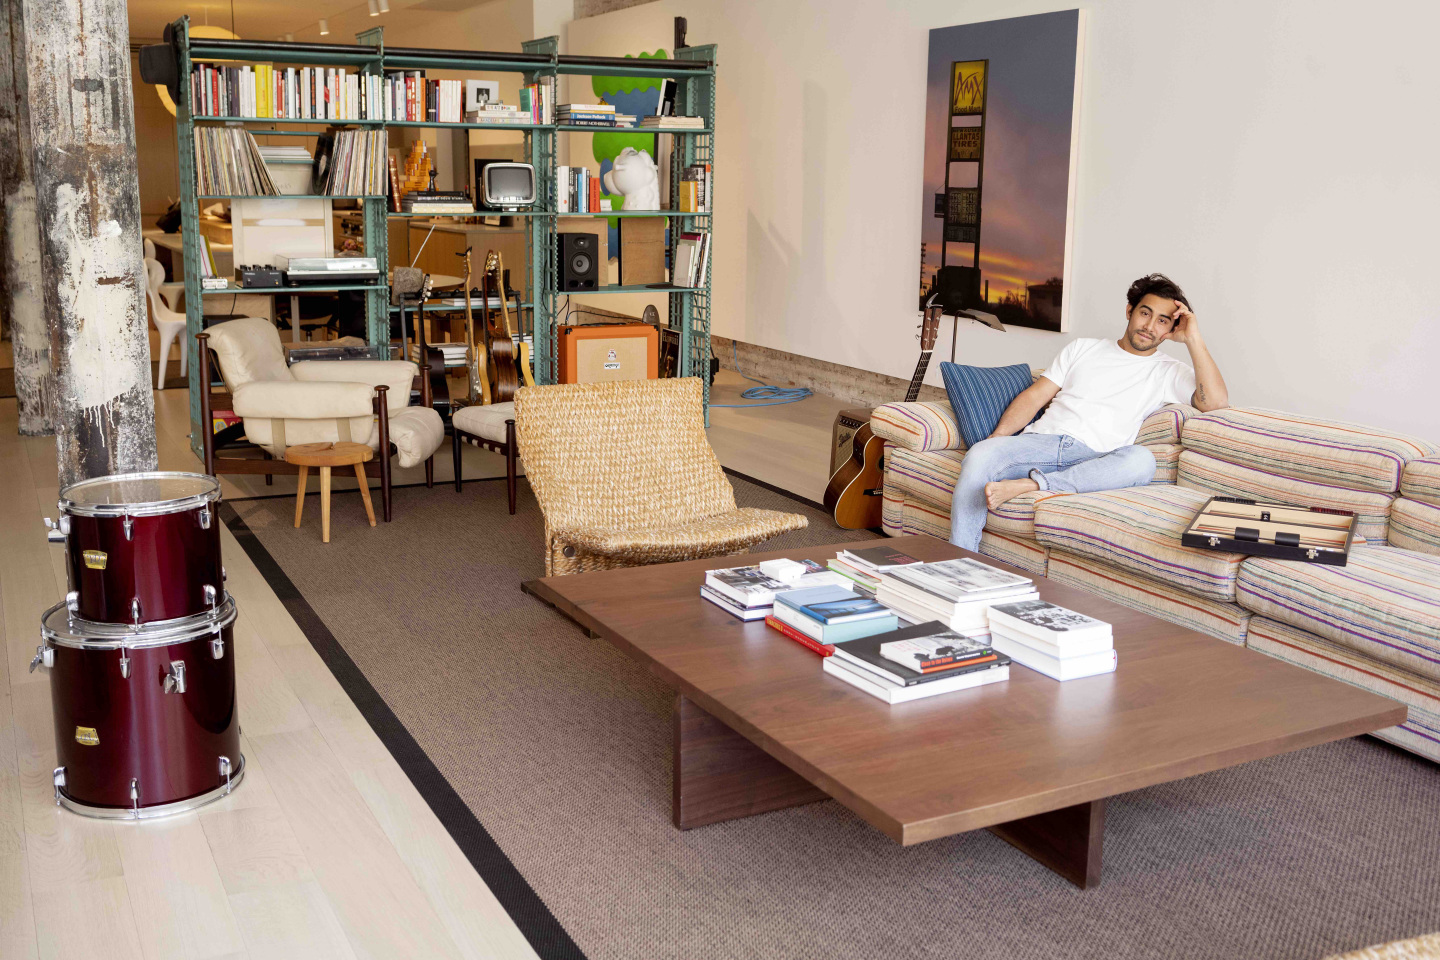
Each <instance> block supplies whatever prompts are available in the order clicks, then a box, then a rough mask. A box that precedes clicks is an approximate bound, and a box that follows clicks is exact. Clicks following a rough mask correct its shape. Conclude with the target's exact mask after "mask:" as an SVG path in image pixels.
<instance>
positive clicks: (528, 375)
mask: <svg viewBox="0 0 1440 960" xmlns="http://www.w3.org/2000/svg"><path fill="white" fill-rule="evenodd" d="M503 276H504V277H505V296H506V297H514V298H515V319H516V321H517V322H518V321H519V319H520V291H519V290H512V289H511V288H510V271H509V270H506V271H504V273H503ZM652 309H653V308H652ZM506 325H507V326H508V325H509V323H508V320H507V323H506ZM532 326H533V324H532ZM520 382H521V383H522V384H523V385H525V386H527V387H533V386H535V363H534V360H533V358H532V357H531V355H530V344H528V343H526V342H525V341H524V340H521V341H520Z"/></svg>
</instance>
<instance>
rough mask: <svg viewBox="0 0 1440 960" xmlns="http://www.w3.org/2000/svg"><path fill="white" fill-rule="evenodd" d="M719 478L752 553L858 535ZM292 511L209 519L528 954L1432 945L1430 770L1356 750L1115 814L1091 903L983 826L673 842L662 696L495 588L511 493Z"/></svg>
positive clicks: (1434, 836) (829, 816) (1137, 954)
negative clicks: (776, 512)
mask: <svg viewBox="0 0 1440 960" xmlns="http://www.w3.org/2000/svg"><path fill="white" fill-rule="evenodd" d="M732 480H733V482H734V485H735V489H736V497H737V500H738V501H739V503H740V504H741V505H742V506H758V507H769V508H773V509H781V510H793V511H796V512H801V513H805V514H806V515H807V516H809V518H810V521H811V525H810V527H809V529H807V530H804V531H799V532H797V533H794V534H789V535H786V536H785V537H782V538H777V539H776V540H775V541H772V542H771V543H770V544H767V545H766V547H765V548H766V549H771V548H779V547H788V546H810V545H814V546H818V545H822V544H826V543H834V542H838V541H842V540H853V539H857V537H856V535H855V534H854V533H853V532H849V531H842V530H839V529H838V528H836V527H834V525H833V524H831V523H830V521H829V519H828V518H827V517H826V516H825V515H824V513H823V512H822V511H820V510H818V509H816V508H814V507H813V506H808V505H805V504H803V503H798V502H796V501H795V500H793V499H789V498H787V497H786V496H785V495H783V494H781V493H778V492H775V491H772V490H770V489H766V488H765V487H763V486H761V485H758V484H755V483H752V482H748V481H746V480H744V479H742V478H739V477H733V476H732ZM293 510H294V502H293V500H292V499H291V498H289V497H282V498H273V499H262V500H251V501H232V502H231V503H230V504H229V505H228V510H227V513H228V514H229V516H228V519H229V521H230V524H231V527H232V529H233V530H235V531H236V533H237V535H238V536H240V538H241V542H242V544H243V545H244V546H245V548H246V550H247V551H248V552H249V553H250V554H251V556H252V557H253V558H255V559H256V561H257V563H258V564H259V565H260V568H261V570H262V572H264V573H265V574H266V576H267V579H269V580H270V582H271V584H272V586H274V587H275V588H276V591H277V593H278V594H279V595H280V597H281V599H282V600H283V601H285V603H286V605H287V607H288V608H289V609H290V611H291V613H292V614H293V615H294V616H295V617H296V619H297V621H298V622H299V623H300V624H301V626H302V628H303V629H305V631H306V633H307V635H308V636H310V638H311V641H312V643H314V644H315V645H316V648H317V650H319V651H320V652H321V655H322V656H323V657H324V658H325V659H326V662H327V664H329V665H330V667H331V669H332V670H334V671H335V672H336V674H337V676H338V677H340V679H341V682H342V683H344V684H345V686H346V688H347V690H348V691H349V692H350V694H351V696H352V698H353V699H355V701H356V703H357V704H358V705H359V706H360V709H361V710H362V711H363V712H364V713H365V714H366V716H367V718H368V719H369V720H370V722H371V724H372V725H373V726H375V728H376V731H377V733H379V734H380V736H381V738H382V740H384V741H385V742H386V744H387V746H388V747H389V748H390V750H391V751H392V753H394V754H395V756H396V758H397V760H399V761H400V763H401V765H402V766H403V767H405V769H406V771H407V773H408V774H409V775H410V776H411V778H412V779H413V780H414V781H415V783H416V785H417V787H418V788H419V789H420V791H421V793H422V794H424V795H425V796H426V797H427V800H429V802H430V803H431V806H432V807H433V808H434V809H435V810H436V813H437V815H439V816H440V818H441V820H442V821H443V822H445V823H446V826H447V828H448V829H450V831H451V833H452V835H454V836H455V838H456V840H457V842H458V843H459V844H460V846H461V848H462V849H464V850H465V851H466V853H467V855H468V856H470V858H471V861H472V863H474V864H475V865H476V869H477V870H478V871H479V872H480V874H481V876H482V877H484V878H485V880H486V882H487V883H489V884H490V886H491V889H492V890H494V891H495V892H496V895H497V896H498V897H500V899H501V902H502V903H503V904H505V906H506V908H507V909H508V910H509V911H510V913H511V916H513V917H514V918H515V920H516V922H517V923H518V924H519V926H520V928H521V929H522V930H523V931H524V932H525V933H526V935H527V936H528V937H529V938H530V940H531V943H532V944H534V946H535V948H536V950H537V952H538V953H539V954H540V956H542V957H545V958H547V960H548V958H560V957H567V958H575V957H589V958H592V960H602V958H604V960H609V958H617V960H618V958H627V960H629V958H633V960H664V958H677V960H679V958H686V960H690V958H707V960H710V958H715V960H719V958H785V960H789V958H795V960H800V958H827V960H829V958H836V960H840V958H844V960H876V958H922V957H923V958H931V957H934V958H941V957H943V958H1005V960H1019V958H1037V960H1038V958H1046V960H1048V958H1055V957H1084V958H1090V957H1093V958H1106V960H1116V958H1155V957H1185V958H1208V957H1214V958H1226V960H1238V958H1244V960H1260V958H1287V960H1288V958H1295V960H1301V958H1304V960H1314V958H1318V957H1321V956H1323V955H1325V954H1328V953H1333V952H1337V951H1340V950H1346V949H1353V948H1356V947H1360V946H1363V945H1365V944H1368V943H1378V942H1382V941H1386V940H1393V939H1397V938H1400V937H1409V936H1415V935H1417V934H1421V933H1426V932H1430V931H1433V930H1436V929H1440V815H1437V810H1440V768H1437V767H1436V766H1435V765H1433V764H1431V763H1429V762H1427V761H1424V760H1421V759H1418V758H1416V757H1414V756H1411V755H1410V754H1406V753H1403V752H1401V751H1398V750H1396V749H1393V748H1391V747H1389V746H1387V745H1384V744H1382V743H1380V742H1378V741H1375V740H1371V739H1369V738H1359V739H1354V740H1346V741H1341V742H1339V743H1334V744H1329V745H1326V746H1323V747H1316V748H1313V749H1310V750H1305V751H1301V752H1299V753H1295V754H1291V755H1288V756H1283V757H1277V758H1273V759H1270V760H1264V761H1258V762H1255V763H1250V764H1246V765H1244V766H1241V767H1237V768H1234V769H1231V770H1226V771H1221V772H1217V773H1212V774H1206V775H1204V776H1200V777H1194V778H1191V779H1189V780H1183V781H1180V782H1177V783H1172V784H1167V785H1164V786H1159V787H1153V788H1150V789H1147V790H1141V791H1138V792H1135V793H1131V794H1127V795H1124V796H1122V797H1118V798H1115V799H1114V800H1112V801H1111V803H1110V805H1109V807H1108V810H1107V815H1106V816H1107V830H1106V838H1105V868H1104V869H1105V874H1104V879H1103V881H1102V883H1101V884H1100V886H1099V887H1098V888H1096V889H1093V890H1089V891H1080V890H1078V889H1076V888H1075V887H1073V886H1071V885H1070V884H1069V883H1067V882H1065V881H1064V880H1062V879H1060V878H1059V877H1058V876H1056V875H1055V874H1053V873H1051V872H1050V871H1048V870H1046V869H1045V868H1043V867H1041V866H1040V865H1039V864H1037V863H1035V862H1034V861H1032V860H1030V859H1029V858H1028V857H1026V856H1024V855H1023V854H1021V853H1019V852H1018V851H1016V850H1014V849H1013V848H1011V847H1009V846H1008V845H1007V844H1005V843H1004V842H1003V841H1001V840H999V839H997V838H995V837H993V836H992V835H990V834H989V833H987V832H985V831H980V832H978V833H973V834H964V835H961V836H955V837H949V838H946V839H943V840H937V841H933V842H930V843H925V844H921V845H919V846H916V847H911V848H908V849H907V848H902V847H900V846H898V845H897V844H895V843H893V842H892V841H890V840H889V839H887V838H886V837H884V836H882V835H881V834H880V833H878V832H877V831H875V830H874V829H872V828H871V827H870V826H868V825H867V824H865V823H864V822H863V821H861V820H860V819H859V818H857V817H855V816H854V815H853V814H851V813H850V812H849V811H848V810H846V809H845V808H844V807H842V806H840V805H839V804H836V803H834V802H826V803H820V804H812V805H810V806H806V807H799V808H795V809H791V810H785V811H779V812H776V813H770V814H766V815H763V816H759V817H752V818H749V819H746V820H739V821H733V822H730V823H725V824H718V825H716V826H712V827H705V828H701V829H698V830H691V831H687V832H683V833H682V832H680V831H678V830H676V829H675V828H674V827H673V826H672V825H671V823H670V782H669V781H670V776H669V771H670V757H669V750H670V710H671V703H672V699H673V695H672V693H671V692H670V691H669V690H667V689H666V688H665V687H664V686H663V685H661V684H660V683H659V682H657V681H656V680H655V679H654V678H652V677H651V676H649V675H648V674H647V673H645V671H644V670H642V669H641V668H640V667H639V666H638V665H637V664H636V663H634V662H632V661H630V660H629V659H627V658H626V657H625V656H624V655H623V654H622V653H620V652H619V651H617V650H616V649H615V648H614V647H612V646H611V645H610V644H608V643H606V642H605V641H604V640H594V639H590V638H588V637H587V636H586V634H585V633H584V632H582V631H581V630H580V629H579V628H578V627H577V626H576V625H575V624H574V623H572V622H571V621H569V620H567V619H566V618H564V617H563V616H561V615H560V614H558V613H556V612H555V611H553V610H551V609H550V608H548V607H546V606H544V605H543V604H541V603H539V602H538V601H536V600H534V599H533V598H531V597H529V596H527V595H525V594H523V593H521V591H520V589H519V585H520V583H521V582H522V581H524V580H527V579H530V578H533V577H538V576H541V575H542V573H543V562H542V559H541V554H540V537H541V517H540V513H539V510H538V507H537V506H536V504H535V500H534V498H533V496H532V495H531V494H530V492H529V490H528V488H527V487H526V486H525V485H524V483H523V481H522V484H521V493H520V508H519V512H518V513H517V515H516V516H514V517H511V516H509V515H508V514H507V512H506V507H505V491H504V484H503V482H492V481H481V482H473V483H468V484H466V485H465V488H464V491H463V492H462V493H459V494H457V493H455V492H454V491H453V489H451V488H449V487H445V488H443V489H442V488H440V487H438V486H437V487H436V488H435V489H434V490H426V489H425V488H423V487H412V488H404V489H399V490H397V491H396V493H395V511H396V513H395V517H396V519H395V522H393V523H390V524H384V523H382V524H380V525H379V526H378V527H376V528H374V529H371V528H370V527H368V526H366V525H365V524H364V521H363V519H362V517H363V511H362V510H361V507H360V503H359V500H358V498H357V497H356V496H355V495H353V494H352V495H348V496H343V495H337V496H336V499H335V503H334V506H333V509H332V524H333V529H332V543H331V544H330V545H329V546H328V547H327V546H324V545H322V544H321V543H320V542H319V535H318V531H317V530H316V529H312V528H311V526H310V525H308V524H307V527H306V528H304V529H302V530H298V531H297V530H294V529H293V528H292V527H291V520H292V517H293ZM317 514H318V510H314V509H313V507H312V509H311V510H308V511H307V515H308V516H309V517H311V518H312V520H313V518H315V517H316V515H317ZM813 556H814V558H815V559H817V560H822V561H823V560H824V559H826V557H827V556H828V554H827V553H826V552H825V551H822V550H816V551H815V553H814V554H813ZM697 589H698V584H697ZM1216 642H1219V641H1216ZM816 669H817V670H818V669H819V664H818V662H817V665H816ZM241 703H242V711H243V703H244V691H241Z"/></svg>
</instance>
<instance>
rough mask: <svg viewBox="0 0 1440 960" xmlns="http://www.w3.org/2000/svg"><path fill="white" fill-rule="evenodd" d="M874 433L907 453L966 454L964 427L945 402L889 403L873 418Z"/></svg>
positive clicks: (871, 419) (878, 410) (878, 409)
mask: <svg viewBox="0 0 1440 960" xmlns="http://www.w3.org/2000/svg"><path fill="white" fill-rule="evenodd" d="M870 431H871V432H872V433H874V434H875V436H877V437H881V438H883V439H885V440H888V441H890V442H891V443H893V444H895V445H896V446H899V447H903V448H905V449H906V450H914V451H916V452H924V451H926V450H964V449H965V440H964V438H963V437H961V436H960V424H959V423H958V422H956V420H955V413H954V411H953V410H951V409H950V404H948V403H946V402H945V401H943V400H923V401H917V402H915V403H886V404H881V405H880V406H878V407H876V408H875V409H874V411H873V412H871V414H870Z"/></svg>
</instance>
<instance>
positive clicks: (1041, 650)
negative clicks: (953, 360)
mask: <svg viewBox="0 0 1440 960" xmlns="http://www.w3.org/2000/svg"><path fill="white" fill-rule="evenodd" d="M989 617H990V642H991V644H992V645H993V646H994V648H995V649H996V650H998V651H1000V652H1002V653H1004V654H1006V655H1007V656H1009V657H1010V659H1012V660H1014V661H1015V662H1016V663H1018V664H1021V665H1022V666H1026V667H1029V668H1030V669H1031V670H1034V671H1036V672H1037V673H1043V674H1045V676H1047V677H1050V678H1052V679H1054V680H1078V679H1080V678H1081V677H1093V676H1096V675H1098V674H1102V673H1113V672H1114V671H1115V664H1116V663H1117V658H1116V655H1115V646H1114V639H1113V637H1112V635H1111V631H1110V624H1108V623H1106V622H1105V621H1104V620H1096V619H1095V618H1094V617H1087V616H1085V614H1083V613H1076V612H1075V611H1074V610H1069V609H1067V608H1065V607H1061V606H1056V605H1055V604H1053V603H1047V602H1045V601H1044V600H1025V601H1021V602H1019V603H1001V604H996V605H994V606H992V607H990V611H989Z"/></svg>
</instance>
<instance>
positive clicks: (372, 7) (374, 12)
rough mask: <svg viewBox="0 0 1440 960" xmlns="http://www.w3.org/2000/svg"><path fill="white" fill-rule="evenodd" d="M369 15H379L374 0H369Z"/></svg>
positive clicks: (378, 9)
mask: <svg viewBox="0 0 1440 960" xmlns="http://www.w3.org/2000/svg"><path fill="white" fill-rule="evenodd" d="M370 16H372V17H378V16H380V8H379V7H377V6H376V5H375V0H370Z"/></svg>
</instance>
